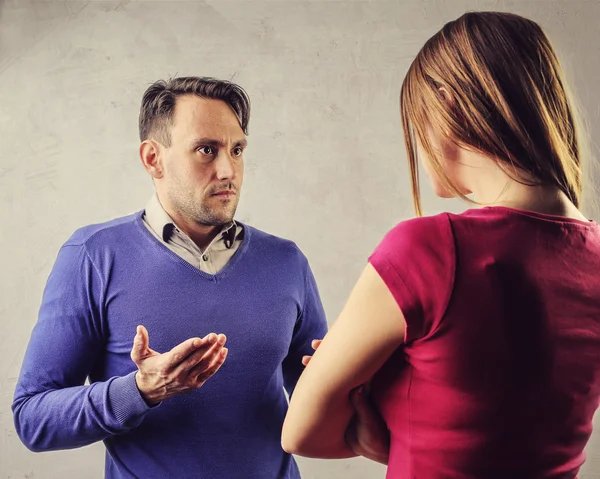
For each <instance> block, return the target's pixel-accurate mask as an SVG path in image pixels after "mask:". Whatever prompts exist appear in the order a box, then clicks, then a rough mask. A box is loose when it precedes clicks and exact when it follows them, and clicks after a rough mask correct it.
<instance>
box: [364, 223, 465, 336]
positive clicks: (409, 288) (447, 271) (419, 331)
mask: <svg viewBox="0 0 600 479" xmlns="http://www.w3.org/2000/svg"><path fill="white" fill-rule="evenodd" d="M369 262H370V263H371V265H372V266H373V267H374V268H375V270H376V271H377V273H378V274H379V276H380V277H381V279H382V280H383V281H384V283H385V284H386V285H387V287H388V289H389V290H390V292H391V293H392V295H393V296H394V299H395V300H396V302H397V303H398V306H399V307H400V309H401V310H402V313H403V315H404V318H405V321H406V332H405V338H404V339H405V341H404V342H405V343H406V344H408V343H410V342H412V341H415V340H418V339H421V338H424V337H426V336H427V335H429V334H431V333H432V332H433V331H435V329H436V328H437V326H438V325H439V323H440V321H441V319H442V317H443V315H444V314H445V312H446V308H447V306H448V303H449V301H450V296H451V294H452V291H453V288H454V273H455V267H456V266H455V263H456V254H455V245H454V235H453V233H452V227H451V224H450V219H449V217H448V215H445V214H443V215H438V216H431V217H423V218H416V219H413V220H409V221H404V222H402V223H400V224H398V225H397V226H396V227H394V228H393V229H392V230H391V231H390V232H389V233H388V234H387V235H386V236H385V238H384V239H383V240H382V242H381V243H380V244H379V246H378V247H377V248H376V250H375V252H374V253H373V254H372V255H371V257H370V258H369Z"/></svg>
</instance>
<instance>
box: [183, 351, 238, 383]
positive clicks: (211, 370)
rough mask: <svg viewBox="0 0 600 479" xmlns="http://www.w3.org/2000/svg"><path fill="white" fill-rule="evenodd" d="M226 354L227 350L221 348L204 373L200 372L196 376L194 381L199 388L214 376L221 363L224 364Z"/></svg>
mask: <svg viewBox="0 0 600 479" xmlns="http://www.w3.org/2000/svg"><path fill="white" fill-rule="evenodd" d="M228 352H229V350H228V349H227V348H223V349H221V350H219V353H218V354H217V355H216V357H215V358H214V359H213V361H212V363H211V364H210V366H208V368H206V369H205V370H204V371H201V372H200V373H199V374H198V375H197V376H196V380H197V381H198V383H199V384H198V386H201V385H202V384H204V383H205V382H206V381H208V380H209V379H210V378H211V377H212V376H214V375H215V373H216V372H217V371H218V370H219V369H220V368H221V366H223V363H224V362H225V359H226V358H227V353H228ZM192 372H193V370H192V371H190V374H191V373H192Z"/></svg>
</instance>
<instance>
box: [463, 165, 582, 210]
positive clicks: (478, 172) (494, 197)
mask: <svg viewBox="0 0 600 479" xmlns="http://www.w3.org/2000/svg"><path fill="white" fill-rule="evenodd" d="M469 156H470V157H469V158H464V159H463V161H462V164H463V165H464V166H463V173H464V174H463V175H462V176H463V178H464V186H465V187H466V188H467V189H468V190H469V191H470V192H472V193H473V199H474V200H475V201H476V202H477V203H478V204H480V205H481V206H504V207H508V208H515V209H522V210H528V211H534V212H537V213H543V214H549V215H555V216H564V217H568V218H574V219H581V220H586V218H585V216H584V215H583V214H582V213H581V212H580V211H579V209H578V208H577V207H576V206H575V205H574V204H573V203H572V202H571V200H570V199H569V198H568V197H567V195H566V194H565V193H564V192H563V191H561V190H560V189H559V188H558V187H556V186H553V185H537V186H531V185H535V183H536V181H535V180H534V179H533V178H531V177H528V175H527V174H525V173H523V172H520V171H517V170H514V171H511V172H508V171H506V167H505V168H502V167H500V166H499V165H498V164H497V163H496V162H495V161H493V160H491V159H489V158H486V157H483V156H481V155H476V154H474V155H469ZM465 160H467V161H465ZM509 173H510V174H509Z"/></svg>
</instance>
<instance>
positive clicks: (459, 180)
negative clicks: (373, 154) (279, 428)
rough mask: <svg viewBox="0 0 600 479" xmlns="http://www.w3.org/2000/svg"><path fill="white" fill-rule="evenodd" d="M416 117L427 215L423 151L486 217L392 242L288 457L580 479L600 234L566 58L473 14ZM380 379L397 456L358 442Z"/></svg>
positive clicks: (599, 282)
mask: <svg viewBox="0 0 600 479" xmlns="http://www.w3.org/2000/svg"><path fill="white" fill-rule="evenodd" d="M401 110H402V119H403V128H404V134H405V137H406V147H407V151H408V158H409V166H410V171H411V174H412V187H413V193H414V200H415V205H416V211H417V214H418V216H420V212H421V208H420V201H419V181H418V163H417V162H418V160H417V157H418V156H419V157H421V158H422V163H423V166H424V168H425V170H426V171H427V173H428V176H429V177H430V180H431V183H432V184H433V188H434V190H435V192H436V193H437V194H438V195H439V196H441V197H447V198H449V197H456V196H458V197H461V198H464V199H467V198H466V196H467V195H471V194H472V195H473V196H472V200H468V201H472V203H473V208H471V209H469V210H468V211H466V212H465V213H463V214H460V215H453V214H441V215H437V216H432V217H420V218H416V219H413V220H410V221H406V222H402V223H400V224H399V225H397V226H396V227H395V228H394V229H393V230H392V231H391V232H390V233H389V234H388V235H387V236H386V237H385V238H384V239H383V241H382V242H381V244H380V245H379V246H378V248H377V249H376V251H375V252H374V254H373V255H372V256H371V257H370V259H369V264H368V265H367V267H366V269H365V270H364V272H363V274H362V276H361V277H360V279H359V280H358V283H357V284H356V286H355V288H354V290H353V291H352V293H351V296H350V298H349V300H348V303H347V305H346V306H345V308H344V309H343V311H342V313H341V315H340V317H339V318H338V320H337V321H336V322H335V323H334V324H333V326H332V328H331V330H330V332H329V333H328V334H327V336H326V337H325V339H324V341H323V342H322V344H321V345H320V346H319V348H318V350H317V351H316V353H315V355H314V356H313V358H312V359H311V361H310V364H308V366H307V368H306V370H305V371H304V373H303V375H302V377H301V379H300V381H299V383H298V385H297V387H296V390H295V392H294V395H293V397H292V399H291V403H290V409H289V412H288V416H287V418H286V421H285V424H284V429H283V438H282V445H283V447H284V449H286V450H287V451H289V452H292V453H296V454H299V455H305V456H310V457H320V458H342V457H352V456H354V455H356V452H359V453H361V454H363V452H362V451H367V452H366V453H365V455H367V456H370V457H371V458H373V459H376V460H380V461H381V462H384V463H385V462H387V464H388V476H387V477H388V478H419V479H421V478H425V479H432V478H433V479H436V478H440V479H442V478H443V479H449V478H485V479H489V478H503V479H505V478H510V479H517V478H528V479H531V478H573V477H575V476H576V475H577V472H578V470H579V468H580V466H581V464H582V463H583V462H584V453H583V450H584V447H585V445H586V443H587V441H588V439H589V437H590V434H591V430H592V416H593V414H594V411H595V410H596V409H597V407H598V403H599V398H600V227H599V226H598V225H597V224H596V223H594V222H591V221H588V220H587V219H586V218H585V217H584V216H583V215H582V213H581V212H580V211H579V209H578V207H579V205H580V201H581V192H582V168H581V156H582V153H581V143H580V141H579V139H578V133H579V132H578V130H577V127H576V124H575V119H574V112H573V109H572V106H571V103H570V102H569V100H568V96H567V93H566V91H565V84H564V81H563V79H562V74H561V71H560V66H559V63H558V60H557V58H556V55H555V53H554V51H553V49H552V47H551V45H550V43H549V41H548V39H547V38H546V36H545V34H544V33H543V32H542V30H541V29H540V27H539V26H538V25H537V24H536V23H534V22H532V21H529V20H527V19H524V18H522V17H519V16H516V15H512V14H504V13H492V12H490V13H469V14H466V15H464V16H462V17H461V18H459V19H458V20H456V21H453V22H451V23H449V24H447V25H446V26H444V28H443V29H442V30H441V31H440V32H438V33H437V34H436V35H434V36H433V37H432V38H431V39H430V40H429V41H428V42H427V43H426V44H425V46H424V47H423V49H422V50H421V51H420V52H419V54H418V55H417V57H416V59H415V60H414V62H413V63H412V65H411V66H410V69H409V71H408V73H407V76H406V78H405V80H404V83H403V85H402V91H401ZM365 383H370V384H371V388H372V392H371V395H372V398H373V400H374V401H375V403H376V404H377V406H378V409H379V411H380V412H381V415H382V417H383V419H384V420H385V423H386V424H387V430H389V438H390V443H389V450H385V449H386V448H387V447H388V446H387V444H386V438H385V437H384V436H385V435H386V434H387V430H384V431H383V433H382V437H381V438H380V441H379V444H380V447H379V450H373V449H371V450H370V451H369V448H364V447H363V448H362V449H361V448H360V446H361V440H360V437H359V441H358V446H357V445H356V441H354V442H353V441H352V440H347V439H346V438H345V436H348V437H351V436H353V435H354V436H356V433H357V431H356V427H355V425H352V426H350V424H351V419H352V416H353V412H354V409H353V406H352V404H351V401H349V395H350V394H351V392H352V391H354V390H355V388H357V387H358V386H360V385H362V384H365ZM363 396H364V393H363ZM363 404H364V400H363ZM353 424H354V423H353ZM361 427H362V426H361ZM353 429H354V430H353ZM347 431H348V432H349V433H352V434H347ZM361 431H364V429H359V433H360V434H362V432H361ZM360 434H359V435H360ZM371 436H372V431H371ZM364 437H366V436H364ZM364 437H363V439H364ZM355 439H356V438H355ZM349 444H351V446H352V447H351V446H350V445H349ZM363 446H364V444H363Z"/></svg>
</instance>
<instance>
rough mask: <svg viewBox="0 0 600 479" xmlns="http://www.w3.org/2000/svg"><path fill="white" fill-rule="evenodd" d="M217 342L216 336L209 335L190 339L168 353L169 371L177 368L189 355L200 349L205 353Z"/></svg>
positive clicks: (213, 334)
mask: <svg viewBox="0 0 600 479" xmlns="http://www.w3.org/2000/svg"><path fill="white" fill-rule="evenodd" d="M216 341H217V335H216V334H215V333H210V334H209V335H207V336H206V337H205V338H203V339H200V338H190V339H186V340H185V341H184V342H183V343H180V344H178V345H177V346H175V347H174V348H173V349H171V351H169V353H168V354H169V363H168V366H167V367H168V368H169V369H175V368H177V367H178V366H179V365H180V364H181V363H182V362H183V361H184V360H185V359H186V358H187V357H188V356H190V354H192V353H194V352H195V351H197V350H199V349H202V350H203V351H204V352H206V351H207V350H208V349H209V348H210V347H211V346H212V345H213V344H214V343H215V342H216Z"/></svg>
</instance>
